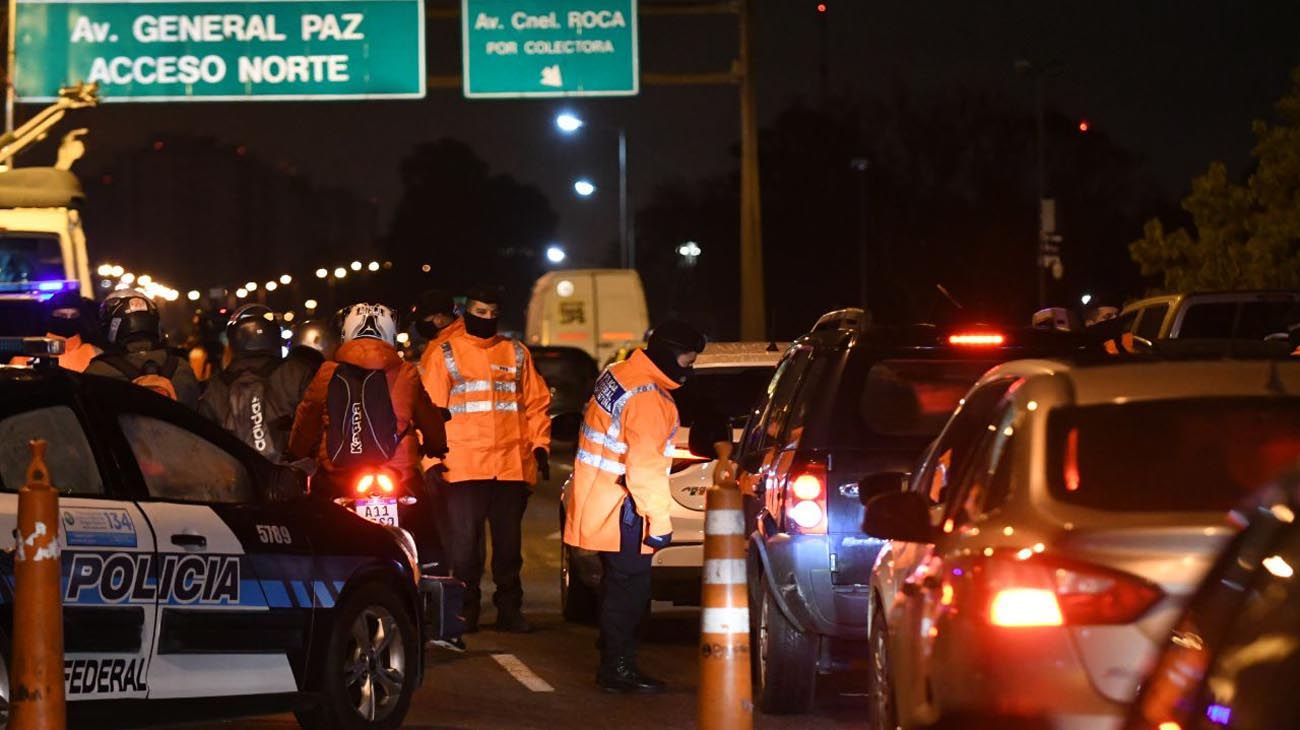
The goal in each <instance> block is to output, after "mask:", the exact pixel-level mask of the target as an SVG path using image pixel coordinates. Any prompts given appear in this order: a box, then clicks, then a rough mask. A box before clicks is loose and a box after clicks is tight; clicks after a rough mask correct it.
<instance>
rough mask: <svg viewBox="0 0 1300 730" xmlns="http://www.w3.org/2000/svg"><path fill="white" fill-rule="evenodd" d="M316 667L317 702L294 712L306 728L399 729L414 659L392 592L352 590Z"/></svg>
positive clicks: (408, 627) (413, 642) (415, 650)
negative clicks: (318, 698)
mask: <svg viewBox="0 0 1300 730" xmlns="http://www.w3.org/2000/svg"><path fill="white" fill-rule="evenodd" d="M327 651H328V655H327V656H326V658H325V661H324V663H323V666H322V667H321V676H320V690H321V694H322V700H321V703H320V704H319V705H318V706H316V707H314V708H312V709H311V710H308V711H303V712H300V713H299V714H298V722H299V724H300V725H302V726H303V727H304V728H307V729H308V730H380V729H382V730H389V729H390V728H398V727H401V724H402V720H403V718H405V717H406V711H407V708H408V707H409V706H410V704H411V695H412V693H413V692H414V691H415V677H416V672H417V671H418V664H419V661H420V654H419V651H420V649H419V645H418V641H417V638H416V630H415V625H414V624H413V623H412V621H411V618H410V616H409V615H408V614H407V610H406V608H405V607H404V606H403V605H402V602H401V601H400V600H398V598H397V597H396V596H395V595H394V594H393V591H392V590H391V589H390V588H388V587H387V586H385V585H383V584H380V583H370V584H367V585H364V586H360V587H358V588H357V589H356V590H355V591H353V592H352V594H351V595H350V596H349V597H348V599H347V600H346V601H344V603H343V605H342V606H341V607H340V608H339V611H338V613H337V614H336V616H335V620H334V628H333V630H332V631H331V632H330V640H329V645H328V649H327Z"/></svg>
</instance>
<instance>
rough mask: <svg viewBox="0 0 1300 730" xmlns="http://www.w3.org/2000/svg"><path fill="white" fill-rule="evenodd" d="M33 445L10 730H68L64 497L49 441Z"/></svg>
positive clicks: (22, 508) (23, 505)
mask: <svg viewBox="0 0 1300 730" xmlns="http://www.w3.org/2000/svg"><path fill="white" fill-rule="evenodd" d="M29 446H30V447H31V450H32V461H31V464H30V465H29V466H28V467H27V484H26V485H25V486H24V487H23V488H22V489H20V490H18V536H17V537H18V544H17V546H16V547H17V549H16V551H15V556H14V629H13V666H12V667H11V669H10V683H11V690H10V698H9V703H10V705H9V706H10V717H9V730H63V728H64V727H65V726H66V724H67V717H66V707H65V706H64V696H63V597H62V596H61V595H60V593H61V591H60V580H59V573H60V560H59V493H58V492H57V491H55V489H54V487H52V486H50V476H49V470H47V469H46V468H45V442H44V441H39V440H38V441H32V442H31V443H30V444H29Z"/></svg>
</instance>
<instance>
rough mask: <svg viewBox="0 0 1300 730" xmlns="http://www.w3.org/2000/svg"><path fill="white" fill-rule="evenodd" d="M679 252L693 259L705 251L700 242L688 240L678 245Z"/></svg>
mask: <svg viewBox="0 0 1300 730" xmlns="http://www.w3.org/2000/svg"><path fill="white" fill-rule="evenodd" d="M677 253H678V255H680V256H685V257H686V258H688V259H693V258H695V257H696V256H699V255H700V254H701V253H703V251H701V250H700V245H699V244H698V243H696V242H694V241H687V242H686V243H683V244H682V245H680V246H678V247H677Z"/></svg>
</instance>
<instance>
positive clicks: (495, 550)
mask: <svg viewBox="0 0 1300 730" xmlns="http://www.w3.org/2000/svg"><path fill="white" fill-rule="evenodd" d="M437 492H438V499H437V502H438V504H439V506H440V507H441V509H440V510H439V512H440V513H441V519H440V520H439V523H440V532H441V533H442V538H443V543H444V544H443V547H444V549H445V550H446V553H447V561H448V562H449V563H450V564H451V574H452V575H453V576H455V577H457V578H460V579H461V580H463V581H465V620H466V622H468V623H470V624H476V623H477V622H478V614H479V603H480V600H481V596H482V591H481V589H480V588H479V583H481V582H482V580H483V562H484V555H483V552H484V551H483V545H484V537H483V525H484V523H485V522H486V523H487V525H488V527H489V528H490V530H489V531H490V533H491V535H492V581H493V582H494V583H495V584H496V593H495V594H494V595H493V596H492V602H493V603H494V604H496V607H497V615H498V617H501V616H512V615H517V614H518V613H519V612H520V610H521V609H522V607H523V600H524V587H523V583H522V581H521V580H520V578H519V571H520V570H521V569H522V568H523V566H524V557H523V535H522V530H523V519H524V510H525V509H526V508H527V507H528V497H529V496H531V494H532V490H531V489H529V488H528V484H527V482H513V481H499V480H495V479H484V480H470V481H463V482H445V481H444V482H441V483H440V484H438V486H437Z"/></svg>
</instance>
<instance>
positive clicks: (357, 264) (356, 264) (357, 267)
mask: <svg viewBox="0 0 1300 730" xmlns="http://www.w3.org/2000/svg"><path fill="white" fill-rule="evenodd" d="M350 266H351V267H352V270H353V271H360V270H361V262H360V261H353V262H352V263H351V264H350Z"/></svg>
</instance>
